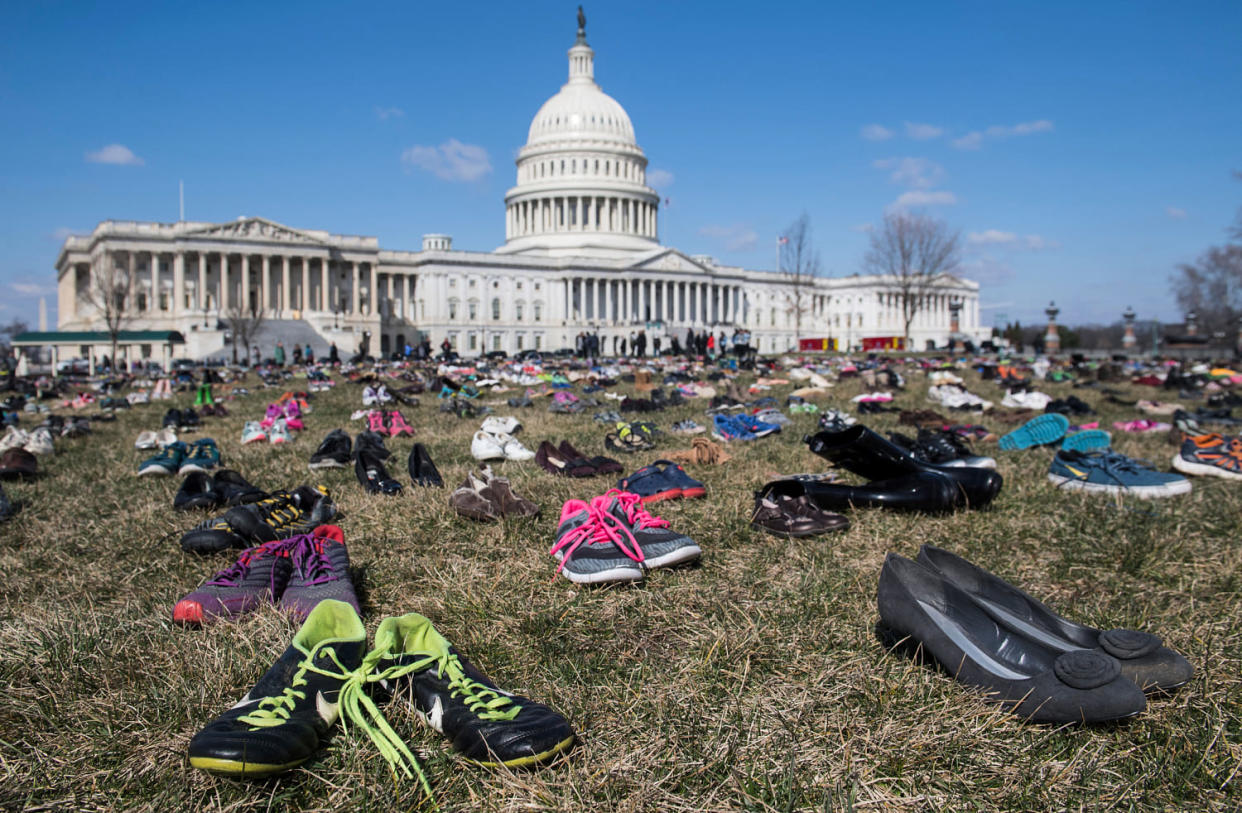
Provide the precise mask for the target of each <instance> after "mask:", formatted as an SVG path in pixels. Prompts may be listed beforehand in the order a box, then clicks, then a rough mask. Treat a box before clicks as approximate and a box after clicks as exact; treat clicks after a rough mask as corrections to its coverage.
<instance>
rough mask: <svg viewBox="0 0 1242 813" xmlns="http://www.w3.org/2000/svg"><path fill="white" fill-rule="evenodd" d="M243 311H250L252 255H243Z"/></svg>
mask: <svg viewBox="0 0 1242 813" xmlns="http://www.w3.org/2000/svg"><path fill="white" fill-rule="evenodd" d="M241 272H242V277H241V308H240V310H241V312H242V313H249V312H250V255H249V254H242V255H241Z"/></svg>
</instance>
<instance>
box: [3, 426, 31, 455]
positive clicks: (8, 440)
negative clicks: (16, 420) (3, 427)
mask: <svg viewBox="0 0 1242 813" xmlns="http://www.w3.org/2000/svg"><path fill="white" fill-rule="evenodd" d="M29 442H30V433H29V432H27V431H26V430H25V429H18V428H17V427H16V426H10V427H9V431H8V432H6V433H5V435H4V437H3V438H0V452H3V451H4V450H5V449H22V448H25V446H26V444H27V443H29Z"/></svg>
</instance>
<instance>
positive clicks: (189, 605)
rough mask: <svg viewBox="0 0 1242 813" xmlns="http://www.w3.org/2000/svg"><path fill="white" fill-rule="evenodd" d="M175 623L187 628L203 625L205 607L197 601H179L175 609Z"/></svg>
mask: <svg viewBox="0 0 1242 813" xmlns="http://www.w3.org/2000/svg"><path fill="white" fill-rule="evenodd" d="M173 621H175V622H176V623H178V624H184V625H185V626H187V627H201V626H202V625H203V605H201V604H199V603H198V602H197V601H178V602H177V606H176V607H173Z"/></svg>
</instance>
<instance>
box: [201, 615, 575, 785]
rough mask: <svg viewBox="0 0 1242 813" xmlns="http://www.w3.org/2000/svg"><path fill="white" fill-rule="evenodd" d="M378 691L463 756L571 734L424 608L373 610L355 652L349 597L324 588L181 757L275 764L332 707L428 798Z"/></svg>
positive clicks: (300, 750)
mask: <svg viewBox="0 0 1242 813" xmlns="http://www.w3.org/2000/svg"><path fill="white" fill-rule="evenodd" d="M373 698H374V699H373ZM385 700H399V701H402V702H405V703H408V704H409V705H410V706H411V707H412V709H413V711H414V712H415V714H416V715H417V716H418V717H419V718H420V719H422V720H424V721H425V722H426V723H427V724H428V725H430V726H431V727H432V728H433V729H435V730H436V731H437V732H439V733H440V734H443V735H444V736H445V737H446V738H447V739H448V740H449V741H450V742H452V744H453V747H454V748H455V749H456V750H457V751H459V752H460V753H461V754H462V757H463V758H464V759H466V760H468V761H470V762H473V763H476V764H480V765H484V766H498V765H504V766H507V767H512V768H517V767H524V766H529V765H536V764H539V763H543V762H547V761H549V760H551V759H553V758H555V757H556V756H558V755H559V754H562V753H564V752H566V751H568V750H569V749H570V747H572V745H573V743H574V731H573V729H572V727H571V726H570V725H569V722H568V721H567V720H566V719H565V718H564V717H563V716H562V715H560V714H559V713H557V712H556V711H554V710H553V709H551V708H549V707H548V706H545V705H543V704H541V703H536V702H534V701H532V700H529V699H527V698H525V697H521V696H518V695H515V694H511V693H509V692H505V691H503V690H501V689H500V688H499V687H497V686H496V684H494V683H492V681H491V680H490V679H488V677H487V676H486V675H484V674H483V673H482V672H480V671H479V670H478V669H476V668H475V667H474V666H473V665H472V664H470V662H469V661H467V660H466V659H465V658H463V657H462V656H461V655H460V654H459V653H458V652H457V651H456V650H455V649H454V648H453V646H452V645H451V644H450V643H449V642H448V641H447V640H446V639H445V638H444V637H443V636H442V635H441V634H440V633H439V632H438V631H437V630H436V629H435V627H434V626H432V624H431V622H430V621H429V620H428V619H426V618H425V617H423V616H421V615H418V614H417V613H411V614H409V615H404V616H401V617H389V618H385V619H384V620H383V621H381V622H380V625H379V628H378V629H377V630H376V632H375V643H374V646H373V647H372V648H371V649H370V650H369V651H367V633H366V628H365V627H364V626H363V623H362V620H361V619H360V618H359V617H358V612H357V610H356V609H355V607H354V606H352V605H351V604H350V603H348V602H345V601H338V600H335V599H326V600H323V601H320V602H319V603H318V604H316V605H315V608H314V609H313V610H311V612H310V614H309V616H308V617H307V619H306V622H305V623H304V624H303V625H302V628H301V629H300V630H299V631H298V633H297V634H296V635H295V636H294V638H293V642H292V644H291V645H290V646H289V648H288V649H286V650H285V652H284V654H283V655H281V656H280V658H279V659H278V660H277V661H276V663H275V664H273V665H272V667H271V668H270V669H269V670H268V671H267V672H266V673H265V674H264V675H263V676H262V677H261V678H260V679H259V681H258V683H256V684H255V686H254V687H253V688H252V689H251V690H250V691H249V692H247V693H246V695H245V696H244V697H243V698H242V699H241V700H240V701H239V702H238V703H237V704H236V705H234V706H233V707H232V708H231V709H229V710H228V711H226V712H224V713H223V714H222V715H220V716H219V717H217V718H216V719H215V720H213V721H212V722H210V723H208V724H207V726H206V727H204V728H203V729H202V730H201V731H199V732H198V733H197V734H196V735H195V736H194V738H193V739H192V740H190V745H189V749H188V750H189V757H190V764H191V765H192V766H194V767H195V768H199V769H201V770H206V771H211V772H213V773H219V774H224V775H227V776H234V777H247V778H262V777H267V776H271V775H274V774H278V773H282V772H284V771H288V770H290V769H292V768H295V767H297V766H298V765H301V764H302V763H304V762H306V761H307V760H309V759H311V758H312V757H313V756H314V755H315V754H316V752H317V751H318V750H319V747H320V744H321V742H322V740H323V739H324V738H325V737H326V735H327V734H328V732H329V731H330V730H331V729H332V728H333V726H334V725H335V724H336V721H337V720H338V719H339V718H341V717H344V718H345V721H343V722H347V724H348V726H349V727H352V728H360V729H362V730H363V731H364V732H366V734H367V736H368V737H369V738H370V739H371V740H372V742H373V743H374V744H375V745H376V747H377V748H378V750H379V751H380V753H381V754H382V755H383V756H384V758H385V759H386V760H387V761H388V762H389V764H390V765H392V766H393V767H394V769H396V768H400V769H401V771H402V772H403V773H404V774H405V775H406V777H410V778H412V777H414V776H417V778H418V781H419V782H420V784H421V786H422V789H423V791H424V792H425V793H426V795H427V796H428V797H429V798H431V797H432V792H431V787H430V785H429V783H428V781H427V778H426V777H425V776H424V775H423V772H422V769H421V767H420V766H419V764H418V761H417V759H416V758H415V756H414V754H413V753H412V752H411V751H410V749H409V748H408V747H407V746H406V744H405V742H404V741H403V740H402V739H401V737H400V736H398V735H397V733H396V732H395V731H393V729H392V727H391V726H390V725H389V724H388V722H387V720H386V719H385V717H384V713H383V712H382V711H381V710H380V707H379V705H378V703H377V701H379V702H384V701H385Z"/></svg>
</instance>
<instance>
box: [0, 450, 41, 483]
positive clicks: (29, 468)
mask: <svg viewBox="0 0 1242 813" xmlns="http://www.w3.org/2000/svg"><path fill="white" fill-rule="evenodd" d="M38 473H39V461H38V460H37V459H36V458H35V456H34V455H33V454H31V453H30V452H28V451H26V450H25V449H21V448H17V447H14V448H11V449H5V450H4V454H2V455H0V477H33V476H34V475H36V474H38Z"/></svg>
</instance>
